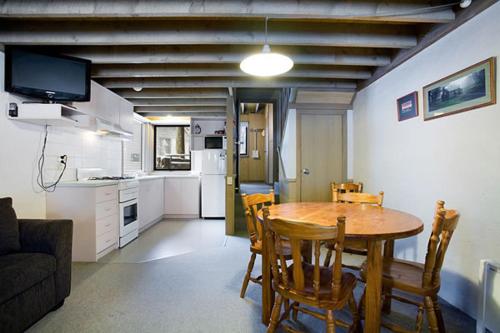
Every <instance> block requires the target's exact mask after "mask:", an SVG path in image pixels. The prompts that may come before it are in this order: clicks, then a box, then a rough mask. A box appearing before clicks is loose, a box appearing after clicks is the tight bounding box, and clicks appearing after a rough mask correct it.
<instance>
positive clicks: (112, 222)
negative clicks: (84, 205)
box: [95, 215, 118, 236]
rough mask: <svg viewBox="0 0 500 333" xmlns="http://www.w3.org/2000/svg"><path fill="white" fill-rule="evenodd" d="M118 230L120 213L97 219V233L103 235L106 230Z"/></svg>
mask: <svg viewBox="0 0 500 333" xmlns="http://www.w3.org/2000/svg"><path fill="white" fill-rule="evenodd" d="M112 230H115V231H116V230H118V215H111V216H108V217H105V218H103V219H100V220H97V221H96V223H95V234H96V236H101V235H102V234H105V233H106V232H109V231H112Z"/></svg>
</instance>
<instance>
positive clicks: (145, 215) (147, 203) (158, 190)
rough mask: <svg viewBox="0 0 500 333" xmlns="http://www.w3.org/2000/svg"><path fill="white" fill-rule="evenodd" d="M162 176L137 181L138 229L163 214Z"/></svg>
mask: <svg viewBox="0 0 500 333" xmlns="http://www.w3.org/2000/svg"><path fill="white" fill-rule="evenodd" d="M163 197H164V187H163V178H159V179H147V180H141V181H140V182H139V212H138V214H139V229H142V228H144V227H145V226H147V225H148V224H150V223H151V222H153V221H156V220H158V219H159V218H161V217H162V216H163V214H164V213H163Z"/></svg>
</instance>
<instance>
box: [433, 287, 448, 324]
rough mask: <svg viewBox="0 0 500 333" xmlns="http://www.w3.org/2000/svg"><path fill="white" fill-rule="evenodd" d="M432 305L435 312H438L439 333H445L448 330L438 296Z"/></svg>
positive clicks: (434, 298)
mask: <svg viewBox="0 0 500 333" xmlns="http://www.w3.org/2000/svg"><path fill="white" fill-rule="evenodd" d="M432 304H433V305H434V311H435V312H436V317H437V324H438V330H439V333H445V332H446V328H445V327H444V320H443V314H442V313H441V307H440V306H439V303H438V297H437V295H434V296H433V297H432Z"/></svg>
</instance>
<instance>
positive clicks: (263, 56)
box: [240, 44, 293, 77]
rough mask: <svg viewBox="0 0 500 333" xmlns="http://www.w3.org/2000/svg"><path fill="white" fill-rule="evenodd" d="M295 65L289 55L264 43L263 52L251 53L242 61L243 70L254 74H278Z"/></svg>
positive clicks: (263, 75) (264, 75)
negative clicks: (275, 50)
mask: <svg viewBox="0 0 500 333" xmlns="http://www.w3.org/2000/svg"><path fill="white" fill-rule="evenodd" d="M292 67H293V61H292V59H290V58H289V57H287V56H286V55H283V54H279V53H273V52H271V48H270V47H269V45H267V44H266V45H264V48H263V49H262V52H261V53H258V54H254V55H251V56H249V57H247V58H245V59H243V61H242V62H241V63H240V68H241V70H242V71H243V72H245V73H247V74H250V75H254V76H262V77H266V76H276V75H280V74H283V73H286V72H288V71H289V70H290V69H292Z"/></svg>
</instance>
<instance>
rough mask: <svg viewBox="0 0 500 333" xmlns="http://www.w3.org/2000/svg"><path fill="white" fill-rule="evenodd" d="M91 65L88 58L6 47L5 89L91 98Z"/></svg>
mask: <svg viewBox="0 0 500 333" xmlns="http://www.w3.org/2000/svg"><path fill="white" fill-rule="evenodd" d="M90 66H91V62H90V61H89V60H86V59H80V58H74V57H68V56H62V55H53V54H49V53H42V52H34V51H31V50H28V49H23V48H18V47H7V48H6V50H5V90H6V91H8V92H11V93H17V94H21V95H26V96H30V97H35V98H40V99H43V100H45V101H54V102H64V101H66V102H71V101H89V100H90Z"/></svg>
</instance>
